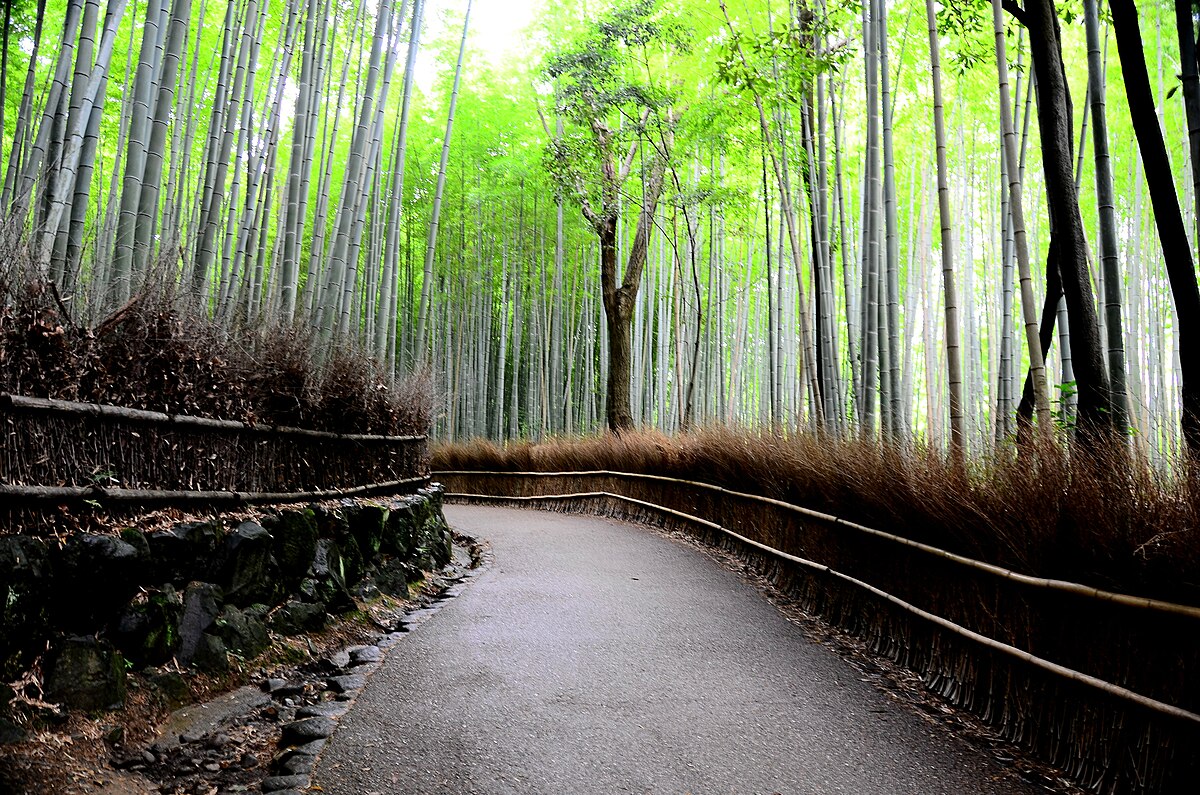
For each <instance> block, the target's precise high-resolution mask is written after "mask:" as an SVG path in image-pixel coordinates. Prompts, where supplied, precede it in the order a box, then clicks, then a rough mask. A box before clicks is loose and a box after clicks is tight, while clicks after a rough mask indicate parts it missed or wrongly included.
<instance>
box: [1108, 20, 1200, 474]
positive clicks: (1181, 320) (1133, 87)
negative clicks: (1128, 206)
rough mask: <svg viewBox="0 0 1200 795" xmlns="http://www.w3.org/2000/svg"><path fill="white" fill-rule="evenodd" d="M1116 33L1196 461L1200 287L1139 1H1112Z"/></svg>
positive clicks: (1199, 453)
mask: <svg viewBox="0 0 1200 795" xmlns="http://www.w3.org/2000/svg"><path fill="white" fill-rule="evenodd" d="M1109 7H1110V10H1111V12H1112V17H1113V30H1114V32H1115V33H1116V38H1117V52H1118V54H1119V55H1120V58H1121V71H1122V73H1123V75H1124V78H1125V80H1124V82H1125V95H1126V97H1127V98H1128V100H1129V113H1130V116H1131V117H1132V119H1133V131H1134V135H1135V136H1136V137H1137V141H1138V149H1139V150H1140V151H1141V155H1142V163H1143V165H1144V167H1145V174H1146V186H1147V187H1148V189H1149V191H1150V201H1151V203H1152V204H1153V206H1154V221H1155V223H1156V224H1157V225H1158V236H1159V242H1160V244H1161V245H1162V252H1163V260H1164V262H1165V264H1166V268H1167V277H1168V278H1169V279H1170V282H1171V294H1172V296H1173V297H1174V299H1175V311H1176V315H1177V317H1176V323H1177V326H1176V332H1177V334H1176V341H1177V345H1178V349H1179V368H1180V372H1181V375H1182V381H1183V416H1182V418H1181V424H1182V427H1183V438H1184V441H1185V442H1186V444H1187V449H1188V452H1189V454H1190V455H1191V458H1192V460H1193V461H1195V460H1198V459H1200V289H1197V286H1196V272H1195V268H1194V264H1193V259H1192V250H1191V244H1190V243H1189V242H1188V239H1187V229H1186V228H1185V227H1184V223H1183V213H1182V212H1181V211H1180V209H1179V197H1178V196H1177V195H1176V193H1175V183H1174V180H1173V178H1172V176H1171V161H1170V159H1169V158H1168V157H1167V147H1166V143H1165V142H1164V141H1163V134H1162V129H1161V128H1160V127H1159V124H1158V116H1157V115H1156V113H1155V108H1154V94H1153V92H1152V90H1151V88H1150V75H1149V72H1148V71H1147V69H1146V61H1145V56H1144V55H1143V53H1142V33H1141V28H1140V26H1139V24H1138V14H1137V8H1136V7H1135V6H1134V3H1133V0H1111V1H1110V4H1109Z"/></svg>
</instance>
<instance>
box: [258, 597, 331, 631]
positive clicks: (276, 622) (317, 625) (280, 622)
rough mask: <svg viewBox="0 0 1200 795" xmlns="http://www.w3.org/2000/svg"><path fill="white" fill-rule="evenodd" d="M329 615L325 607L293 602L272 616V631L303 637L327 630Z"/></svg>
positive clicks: (286, 604)
mask: <svg viewBox="0 0 1200 795" xmlns="http://www.w3.org/2000/svg"><path fill="white" fill-rule="evenodd" d="M327 618H328V614H327V613H326V612H325V608H324V606H323V605H319V604H313V603H311V602H301V601H299V600H295V599H293V600H291V601H289V602H287V603H285V604H284V605H283V606H282V607H280V608H279V609H277V610H276V611H275V612H274V613H272V614H271V618H270V624H271V629H273V630H275V631H276V632H278V633H279V634H280V635H301V634H303V633H305V632H317V631H319V630H321V629H324V628H325V621H326V620H327Z"/></svg>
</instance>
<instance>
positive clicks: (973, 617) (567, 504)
mask: <svg viewBox="0 0 1200 795" xmlns="http://www.w3.org/2000/svg"><path fill="white" fill-rule="evenodd" d="M433 475H434V477H436V478H438V479H439V480H442V481H443V482H444V483H445V484H446V487H447V492H448V493H447V498H456V499H460V500H465V501H470V502H494V501H497V500H499V501H500V502H508V503H512V502H514V501H519V502H521V503H524V504H530V505H534V506H537V507H544V508H550V509H552V510H567V511H579V512H587V513H597V514H602V515H607V516H614V517H618V518H625V519H633V520H636V521H641V522H647V523H650V524H654V525H659V526H666V527H673V528H677V529H681V530H685V531H687V532H689V533H692V534H693V535H698V536H700V537H701V538H703V539H704V540H706V541H708V542H710V543H714V544H717V545H720V546H722V547H725V548H727V549H729V550H731V551H733V552H735V553H737V554H739V555H740V556H742V557H743V558H746V559H748V560H750V561H751V562H753V563H754V564H755V565H756V566H757V567H759V568H760V570H762V571H764V572H766V573H767V574H768V575H769V576H771V578H772V579H773V580H774V581H775V582H776V583H777V584H778V585H779V586H780V587H782V588H783V589H784V590H786V591H787V592H789V593H791V594H792V595H794V596H795V597H796V598H797V599H798V600H799V601H800V603H801V604H802V605H803V607H804V608H805V609H806V610H808V611H809V612H812V613H815V614H817V615H820V616H822V617H824V618H825V619H826V620H828V621H830V622H831V623H834V624H836V625H838V626H841V627H843V628H845V629H847V630H849V631H851V632H852V633H854V634H856V635H858V636H859V637H861V638H863V639H864V640H865V641H866V642H867V643H868V645H869V646H870V647H871V648H872V649H873V650H874V651H876V652H878V653H880V654H883V655H886V656H887V657H890V658H891V659H893V660H895V661H897V662H898V663H899V664H901V665H903V666H905V667H908V668H910V669H912V670H914V671H916V672H918V673H919V674H921V675H922V676H923V678H924V681H925V684H926V685H927V686H928V687H929V689H930V690H932V691H933V692H935V693H937V694H939V695H941V696H942V697H944V698H945V699H947V700H948V701H949V702H951V703H953V704H955V705H956V706H959V707H961V708H963V709H966V710H968V711H970V712H972V713H973V714H975V715H977V716H978V717H980V718H981V719H983V720H984V721H985V722H986V723H988V724H990V725H991V726H993V727H994V728H995V729H996V731H997V732H998V733H999V734H1001V735H1002V736H1004V737H1005V738H1007V739H1009V740H1011V741H1013V742H1014V743H1016V744H1017V745H1019V746H1022V747H1025V748H1027V749H1029V750H1030V751H1032V752H1033V753H1034V754H1035V755H1037V756H1038V757H1039V758H1041V759H1043V760H1045V761H1047V762H1049V763H1051V764H1053V765H1054V766H1056V767H1059V768H1060V769H1062V770H1063V771H1064V772H1066V773H1067V775H1069V776H1070V777H1071V778H1072V779H1074V780H1075V781H1076V782H1078V783H1079V784H1081V785H1082V786H1084V787H1086V788H1087V789H1089V790H1091V791H1094V792H1099V793H1176V792H1187V793H1192V792H1195V791H1196V788H1197V782H1200V714H1198V713H1200V677H1197V676H1196V672H1197V671H1200V608H1197V607H1193V606H1188V605H1179V604H1173V603H1169V602H1163V601H1157V600H1152V599H1144V598H1141V597H1135V596H1128V595H1124V594H1115V593H1109V592H1105V591H1101V590H1098V589H1095V588H1090V587H1088V586H1083V585H1078V584H1075V583H1069V582H1063V581H1056V580H1047V579H1043V578H1037V577H1030V576H1027V575H1023V574H1020V573H1018V572H1013V571H1009V570H1006V569H1003V568H1000V567H998V566H993V565H990V564H986V563H982V562H980V561H976V560H972V559H969V558H966V557H963V556H960V555H955V554H952V553H949V552H945V551H943V550H940V549H937V548H934V547H931V546H927V545H924V544H920V543H916V542H913V541H911V540H908V539H905V538H901V537H898V536H894V535H891V534H889V533H886V532H881V531H879V530H875V529H872V528H868V527H864V526H862V525H857V524H854V523H851V522H846V521H843V520H840V519H838V518H836V517H834V516H830V515H828V514H823V513H819V512H816V511H810V510H807V509H804V508H802V507H799V506H795V505H790V504H788V503H784V502H780V501H778V500H772V499H769V498H766V497H761V496H758V495H754V494H746V493H742V492H736V491H731V490H728V489H724V488H721V487H718V486H713V485H711V484H706V483H698V482H695V481H687V480H679V479H674V478H667V477H661V476H654V475H645V474H634V473H622V472H611V471H594V472H481V471H456V472H435V473H433ZM488 495H492V496H488Z"/></svg>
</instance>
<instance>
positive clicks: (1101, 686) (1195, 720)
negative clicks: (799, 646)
mask: <svg viewBox="0 0 1200 795" xmlns="http://www.w3.org/2000/svg"><path fill="white" fill-rule="evenodd" d="M435 474H438V475H445V474H457V473H449V472H438V473H435ZM571 474H576V473H571ZM445 496H446V498H447V499H480V500H495V501H500V502H505V501H516V502H534V501H537V500H569V499H596V498H609V499H616V500H623V501H625V502H629V503H633V504H635V505H639V506H642V507H644V508H649V509H651V510H655V511H660V512H662V513H666V514H669V515H671V516H675V517H678V518H680V519H683V520H685V521H688V522H692V523H695V524H698V525H702V526H704V527H708V528H711V529H713V530H716V531H718V532H721V533H723V534H725V535H727V536H729V537H730V538H734V539H737V540H738V541H740V542H741V543H743V544H747V545H749V546H752V547H754V548H756V549H759V550H761V551H763V552H766V553H767V554H769V555H773V556H775V557H778V558H781V559H783V560H787V561H790V562H792V563H796V564H798V565H800V566H803V567H805V568H807V569H811V570H813V571H817V572H820V573H822V574H826V575H829V576H831V577H834V578H836V579H839V580H842V581H843V582H846V583H849V584H850V585H853V586H855V587H856V588H861V589H863V590H865V591H867V592H869V593H871V594H873V595H874V596H877V597H879V598H881V599H885V600H887V601H888V602H890V603H891V604H893V605H896V606H897V607H899V608H901V609H902V610H905V611H907V612H909V613H911V614H913V615H915V616H917V617H919V618H921V619H923V620H925V621H928V622H930V623H932V624H934V625H935V626H937V627H939V628H941V629H944V630H946V631H947V632H951V633H953V634H956V635H958V636H960V637H963V638H966V639H968V640H970V641H971V642H973V643H977V644H979V645H981V646H984V647H985V648H988V649H990V650H992V651H996V652H999V653H1001V654H1004V655H1007V656H1009V657H1012V658H1014V659H1017V660H1020V661H1021V662H1024V663H1027V664H1029V665H1032V666H1034V667H1036V668H1040V669H1042V670H1043V671H1046V672H1048V673H1051V674H1054V675H1055V676H1058V677H1060V678H1063V679H1067V680H1069V681H1072V682H1076V683H1079V684H1082V685H1085V686H1087V687H1090V688H1092V689H1094V690H1098V691H1100V692H1102V693H1105V694H1106V695H1109V696H1113V697H1115V698H1119V699H1121V700H1124V701H1128V702H1130V703H1133V704H1136V705H1138V706H1139V707H1142V708H1144V709H1147V710H1150V711H1152V712H1157V713H1159V714H1161V715H1166V716H1168V717H1171V718H1176V719H1179V720H1183V721H1186V722H1189V723H1192V724H1196V725H1198V726H1200V715H1197V714H1196V713H1194V712H1189V711H1187V710H1185V709H1181V708H1179V707H1176V706H1174V705H1173V704H1167V703H1165V702H1162V701H1158V700H1156V699H1153V698H1150V697H1148V696H1143V695H1142V694H1140V693H1135V692H1133V691H1132V690H1129V689H1127V688H1124V687H1121V686H1120V685H1114V684H1113V683H1111V682H1106V681H1104V680H1103V679H1098V678H1096V677H1094V676H1089V675H1088V674H1085V673H1082V672H1080V671H1076V670H1073V669H1071V668H1067V667H1066V666H1063V665H1059V664H1058V663H1053V662H1050V661H1049V660H1044V659H1042V658H1041V657H1036V656H1034V655H1032V654H1030V653H1029V652H1027V651H1024V650H1022V649H1018V648H1017V647H1015V646H1010V645H1008V644H1007V643H1002V642H1000V641H998V640H993V639H992V638H989V637H987V636H986V635H981V634H979V633H978V632H975V631H973V630H970V629H967V628H966V627H964V626H960V625H959V624H955V623H954V622H953V621H950V620H948V619H945V618H942V617H941V616H938V615H935V614H933V613H930V612H928V611H926V610H922V609H921V608H919V607H917V606H916V605H913V604H910V603H908V602H906V601H904V600H903V599H900V598H899V597H897V596H893V595H892V594H890V593H888V592H886V591H883V590H881V589H879V588H876V587H875V586H873V585H871V584H870V583H867V582H864V581H862V580H859V579H856V578H854V577H851V576H850V575H848V574H843V573H841V572H839V571H835V570H834V569H831V568H829V567H828V566H826V565H824V564H821V563H816V562H815V561H811V560H808V559H806V558H801V557H798V556H796V555H791V554H788V553H787V552H782V551H780V550H778V549H775V548H774V547H769V546H767V545H766V544H761V543H759V542H758V541H755V540H753V539H751V538H747V537H746V536H743V535H740V534H738V533H735V532H734V531H732V530H729V529H728V528H725V527H722V526H721V525H719V524H716V523H715V522H710V521H708V520H707V519H701V518H700V517H698V516H692V515H691V514H687V513H683V512H682V511H676V510H674V509H672V508H667V507H665V506H662V505H657V504H655V503H652V502H645V501H643V500H637V499H634V498H633V497H626V496H625V495H623V494H613V493H611V492H607V491H592V492H581V493H575V494H546V495H537V496H528V497H506V496H501V495H493V494H464V493H458V492H447V493H446V495H445ZM785 504H786V503H785Z"/></svg>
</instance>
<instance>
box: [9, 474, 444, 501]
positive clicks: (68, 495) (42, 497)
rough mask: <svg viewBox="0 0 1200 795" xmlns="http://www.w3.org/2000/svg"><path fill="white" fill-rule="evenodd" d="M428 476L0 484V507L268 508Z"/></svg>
mask: <svg viewBox="0 0 1200 795" xmlns="http://www.w3.org/2000/svg"><path fill="white" fill-rule="evenodd" d="M429 479H430V478H429V475H418V476H416V477H412V478H405V479H403V480H389V481H385V482H383V483H374V484H371V485H368V486H355V487H353V488H349V489H329V490H325V491H293V492H243V491H155V490H152V489H106V488H102V487H100V486H9V485H5V484H0V506H5V507H7V506H9V505H46V504H49V505H61V504H63V503H88V502H97V503H100V504H102V505H103V504H105V503H124V504H129V505H139V506H144V505H197V504H199V505H227V504H235V505H255V504H257V505H267V504H272V503H286V502H314V501H321V500H336V499H341V498H343V497H365V496H371V495H377V494H394V493H396V492H398V491H400V490H402V489H403V487H405V486H410V485H413V484H415V483H428V482H429Z"/></svg>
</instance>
